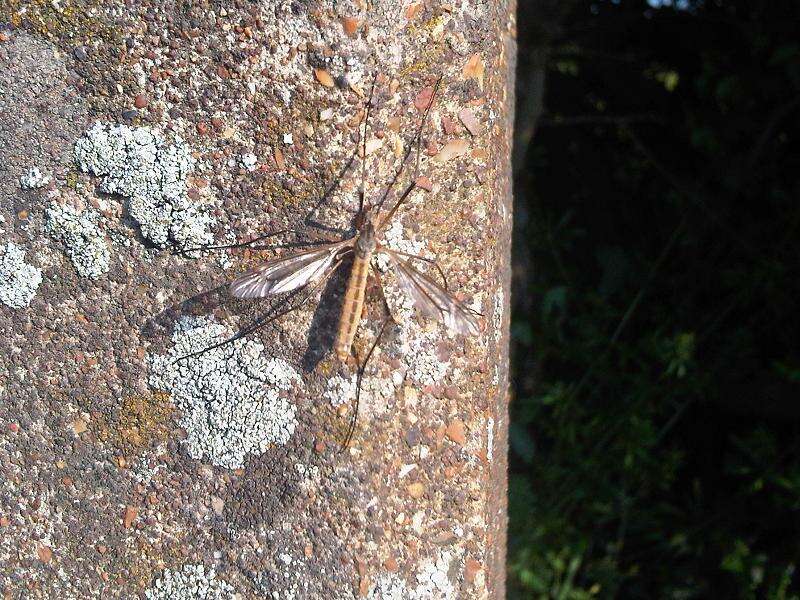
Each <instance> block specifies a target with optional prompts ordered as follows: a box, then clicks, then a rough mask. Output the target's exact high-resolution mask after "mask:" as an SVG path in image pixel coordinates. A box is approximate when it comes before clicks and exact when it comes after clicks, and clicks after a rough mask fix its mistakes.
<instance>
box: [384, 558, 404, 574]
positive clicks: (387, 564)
mask: <svg viewBox="0 0 800 600" xmlns="http://www.w3.org/2000/svg"><path fill="white" fill-rule="evenodd" d="M383 567H384V568H385V569H386V570H387V571H389V572H390V573H397V570H398V569H399V568H400V565H398V564H397V559H396V558H395V557H394V556H390V557H389V558H387V559H386V560H385V561H383Z"/></svg>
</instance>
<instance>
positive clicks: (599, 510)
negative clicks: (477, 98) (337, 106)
mask: <svg viewBox="0 0 800 600" xmlns="http://www.w3.org/2000/svg"><path fill="white" fill-rule="evenodd" d="M542 4H543V3H542V2H529V3H525V2H522V4H521V6H520V16H519V25H520V70H519V84H518V88H519V96H520V102H519V113H518V131H519V132H521V133H520V135H519V137H518V141H519V145H518V146H517V148H516V152H517V156H516V158H515V165H516V170H517V173H516V199H517V207H516V213H515V214H516V218H517V231H516V246H515V257H516V260H517V265H518V266H517V269H516V273H515V286H516V288H515V292H516V296H515V311H516V312H515V315H514V321H513V325H512V333H513V340H514V347H513V348H514V349H513V352H514V370H515V390H516V397H515V399H514V402H513V405H512V425H511V430H510V440H511V475H510V476H511V483H510V517H511V523H510V531H509V554H508V556H509V595H510V597H513V598H561V599H564V600H568V599H575V600H578V599H584V598H612V597H615V598H648V599H650V598H774V599H782V598H797V597H798V592H797V590H798V587H800V586H798V579H800V575H798V576H796V575H795V574H794V570H795V566H796V565H798V563H800V144H799V143H798V139H799V138H798V135H799V134H800V43H799V42H798V34H797V32H798V30H799V29H798V27H799V26H798V23H800V3H797V2H762V1H748V2H745V1H739V2H733V1H730V2H729V1H726V0H716V1H714V2H711V1H705V2H700V1H695V2H691V1H689V0H686V1H685V2H676V4H679V5H680V6H681V7H682V8H681V9H676V8H672V7H670V6H666V7H661V8H658V9H654V8H651V7H650V6H649V5H648V4H647V3H646V2H641V1H638V2H637V1H625V0H617V1H610V0H609V1H595V2H589V1H577V0H575V1H572V2H562V3H551V4H552V6H553V7H554V8H553V10H551V11H549V12H547V11H544V13H541V12H536V13H535V12H534V10H539V11H541V6H542ZM664 4H667V5H669V4H670V3H669V2H666V3H664ZM542 14H545V15H546V16H548V17H549V18H551V19H552V20H553V22H555V23H556V24H557V25H558V27H556V26H553V23H552V22H551V26H545V24H543V21H542V18H541V17H542ZM527 21H531V22H530V23H529V22H527ZM543 46H546V48H543ZM540 56H546V57H547V58H546V59H545V61H544V62H545V64H546V86H545V90H546V94H545V99H544V114H543V115H542V116H541V118H540V119H539V121H538V123H539V125H538V127H537V129H536V133H535V135H534V136H533V138H532V139H528V137H527V136H526V134H525V129H526V124H527V123H529V121H530V119H531V118H535V116H536V115H535V114H534V113H535V112H536V110H537V106H536V103H535V102H534V101H531V94H532V93H533V91H532V90H531V89H530V87H529V85H532V83H531V82H533V81H535V77H533V74H534V71H535V67H536V58H537V57H540Z"/></svg>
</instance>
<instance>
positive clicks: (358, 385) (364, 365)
mask: <svg viewBox="0 0 800 600" xmlns="http://www.w3.org/2000/svg"><path fill="white" fill-rule="evenodd" d="M391 320H392V318H391V317H388V318H387V319H386V320H384V322H383V325H381V328H380V331H378V335H377V336H376V337H375V341H374V342H372V346H371V347H370V349H369V352H367V357H366V358H365V359H364V362H363V363H362V364H361V366H360V367H359V368H358V372H357V373H356V401H355V407H354V408H353V416H352V417H350V424H349V426H348V428H347V435H346V436H345V438H344V441H343V442H342V445H341V447H340V448H339V451H340V452H341V451H343V450H345V449H346V448H347V447H348V446H349V445H350V441H351V440H352V439H353V433H355V430H356V421H357V420H358V408H359V406H360V404H361V382H362V380H363V379H364V371H365V370H366V368H367V363H368V362H369V359H370V358H371V357H372V353H373V352H374V351H375V348H376V347H377V346H378V342H379V341H380V340H381V336H383V332H384V331H386V326H387V325H388V324H389V321H391Z"/></svg>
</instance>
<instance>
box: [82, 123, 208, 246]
mask: <svg viewBox="0 0 800 600" xmlns="http://www.w3.org/2000/svg"><path fill="white" fill-rule="evenodd" d="M75 161H76V162H77V163H78V165H79V167H80V168H81V170H82V171H84V172H87V173H94V174H95V175H98V176H100V177H102V178H103V180H102V183H101V185H100V188H101V190H102V191H104V192H108V193H111V194H120V195H122V196H125V197H126V198H128V211H129V213H130V215H131V216H132V217H133V218H134V219H135V220H136V221H137V222H138V223H139V226H140V228H141V232H142V235H143V236H144V237H145V238H147V239H148V240H150V241H151V242H152V243H153V244H155V245H156V246H158V247H159V248H164V247H166V246H168V245H171V246H175V247H176V248H178V249H181V250H185V249H188V248H194V247H198V246H202V245H204V244H209V243H210V242H211V240H212V234H211V232H210V230H209V227H210V226H211V225H212V224H213V223H214V218H213V217H212V216H211V214H210V213H209V212H207V211H205V210H204V209H203V208H202V207H201V206H197V205H195V204H193V203H192V202H191V201H190V199H189V197H188V196H187V193H186V177H187V175H188V174H189V173H190V172H191V171H192V169H193V168H194V164H195V161H194V158H193V157H192V154H191V151H190V149H189V147H188V146H187V145H186V144H185V143H184V142H183V140H182V139H180V138H178V137H176V138H175V140H174V141H173V142H172V143H169V142H168V141H167V140H166V139H165V138H164V136H163V135H162V134H161V132H160V131H158V130H156V129H151V128H149V127H128V126H127V125H107V124H102V123H96V124H95V125H94V126H93V127H92V128H91V129H90V130H89V131H87V132H86V134H85V135H84V137H82V138H81V139H79V140H78V141H77V142H76V143H75Z"/></svg>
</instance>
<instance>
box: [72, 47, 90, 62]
mask: <svg viewBox="0 0 800 600" xmlns="http://www.w3.org/2000/svg"><path fill="white" fill-rule="evenodd" d="M72 53H73V54H74V55H75V58H77V59H78V60H86V59H87V58H88V56H89V53H88V52H87V51H86V46H77V47H76V48H75V49H74V50H73V51H72Z"/></svg>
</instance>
